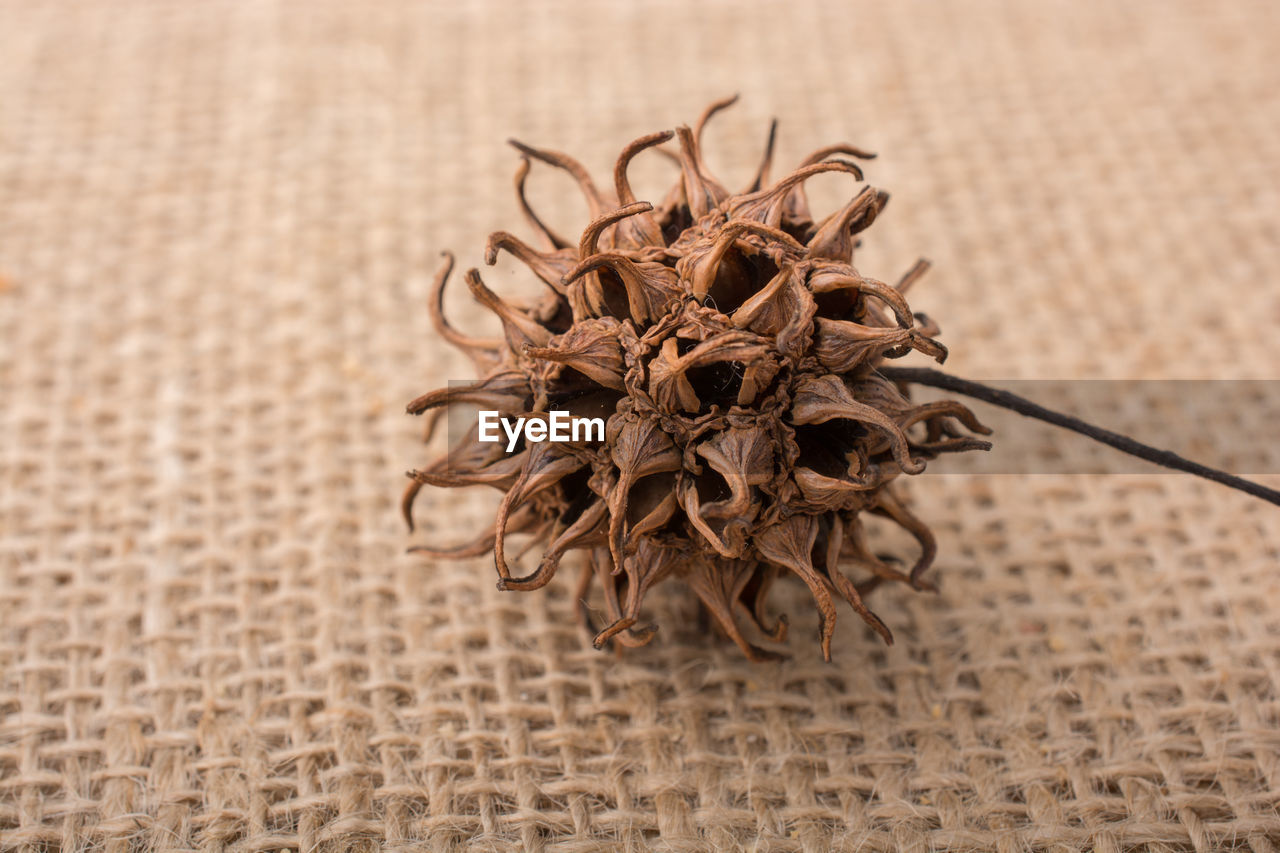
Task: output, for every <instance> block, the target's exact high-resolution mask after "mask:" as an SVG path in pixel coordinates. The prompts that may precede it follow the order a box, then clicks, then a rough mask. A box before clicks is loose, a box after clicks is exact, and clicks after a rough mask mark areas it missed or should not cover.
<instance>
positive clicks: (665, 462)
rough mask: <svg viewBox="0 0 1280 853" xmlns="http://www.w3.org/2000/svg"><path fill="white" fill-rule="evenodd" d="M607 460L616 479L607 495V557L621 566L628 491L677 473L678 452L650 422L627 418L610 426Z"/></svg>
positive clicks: (629, 498)
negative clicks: (648, 479) (653, 476)
mask: <svg viewBox="0 0 1280 853" xmlns="http://www.w3.org/2000/svg"><path fill="white" fill-rule="evenodd" d="M610 427H611V429H610V430H609V435H608V439H609V441H608V443H609V445H610V448H611V449H610V458H611V459H612V460H613V465H614V467H615V468H616V469H617V471H618V479H617V482H616V483H615V484H614V486H613V488H612V489H610V491H609V495H608V498H607V500H608V504H609V555H610V556H611V557H612V558H613V564H614V566H615V567H616V566H622V565H624V564H623V533H624V531H625V525H626V521H627V505H628V503H629V502H630V500H631V487H632V486H634V485H635V483H636V481H638V480H639V479H640V478H641V477H647V476H649V475H651V474H662V473H667V472H672V471H679V470H680V459H681V457H680V451H679V450H678V449H677V448H676V447H675V445H674V444H673V443H672V441H671V437H670V436H669V435H667V434H666V433H665V432H663V431H662V430H661V429H659V427H658V424H657V423H656V422H655V421H652V420H647V419H646V420H638V419H635V418H634V417H633V418H628V419H626V420H625V422H623V423H622V424H621V425H620V426H618V427H615V426H614V424H612V423H611V424H610Z"/></svg>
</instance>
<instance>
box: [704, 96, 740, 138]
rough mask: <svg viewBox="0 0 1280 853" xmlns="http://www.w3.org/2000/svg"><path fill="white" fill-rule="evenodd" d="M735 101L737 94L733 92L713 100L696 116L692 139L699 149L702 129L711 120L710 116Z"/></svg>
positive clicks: (736, 100) (736, 101)
mask: <svg viewBox="0 0 1280 853" xmlns="http://www.w3.org/2000/svg"><path fill="white" fill-rule="evenodd" d="M736 103H738V95H737V94H736V93H735V94H732V95H730V96H729V97H727V98H721V99H720V100H718V101H713V102H712V103H711V105H710V106H709V107H707V108H706V109H705V110H703V111H702V115H700V116H698V120H697V121H696V122H694V125H693V140H694V142H696V143H698V150H699V151H701V150H702V131H703V130H705V129H706V127H707V122H709V121H711V118H712V116H714V115H715V114H716V113H718V112H720V111H722V110H727V109H728V108H729V107H731V106H733V105H734V104H736Z"/></svg>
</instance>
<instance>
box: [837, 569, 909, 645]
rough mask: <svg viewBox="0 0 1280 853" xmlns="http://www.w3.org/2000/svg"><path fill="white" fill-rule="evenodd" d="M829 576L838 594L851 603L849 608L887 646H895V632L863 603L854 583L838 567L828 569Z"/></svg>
mask: <svg viewBox="0 0 1280 853" xmlns="http://www.w3.org/2000/svg"><path fill="white" fill-rule="evenodd" d="M827 575H828V576H829V577H830V578H831V583H832V585H834V586H835V588H836V592H838V593H840V596H841V597H842V598H844V600H845V601H847V602H849V606H850V607H852V608H853V609H854V611H855V612H856V613H857V614H858V615H859V616H861V617H862V621H863V622H866V623H867V624H868V625H870V626H871V628H872V630H874V631H875V632H876V633H877V634H879V635H880V637H881V638H882V639H883V640H884V641H885V644H886V645H890V646H892V645H893V632H892V631H890V630H889V626H888V625H886V624H884V622H883V621H882V620H881V619H880V617H879V616H877V615H876V614H874V613H872V612H871V610H870V609H869V608H868V607H867V605H866V604H864V603H863V602H862V596H861V595H859V594H858V588H857V587H856V586H854V585H853V581H851V580H849V578H848V577H846V576H845V574H844V572H842V571H840V569H839V568H837V567H836V566H831V567H829V568H828V569H827Z"/></svg>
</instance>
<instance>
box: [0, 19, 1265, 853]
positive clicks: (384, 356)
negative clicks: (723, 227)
mask: <svg viewBox="0 0 1280 853" xmlns="http://www.w3.org/2000/svg"><path fill="white" fill-rule="evenodd" d="M0 8H2V10H3V11H2V12H0V14H2V16H3V17H2V18H0V390H2V391H3V404H0V448H2V450H0V531H2V533H3V535H2V537H0V837H2V838H3V843H2V844H0V847H3V848H4V849H6V850H9V849H13V850H24V851H28V850H29V851H35V850H67V851H70V850H90V849H93V850H96V849H104V850H113V851H118V850H151V849H156V850H190V849H200V850H276V849H295V850H301V851H312V850H335V851H337V850H350V849H377V848H379V847H381V848H385V849H402V850H408V849H429V850H454V849H459V850H513V851H514V850H532V851H538V850H546V851H552V850H555V851H566V853H567V851H574V853H585V851H595V850H601V851H605V850H609V851H612V850H639V849H646V848H653V849H661V850H684V851H693V850H711V849H721V850H734V849H749V850H761V851H764V850H778V851H792V850H795V851H826V850H831V849H839V850H864V851H887V850H904V851H927V850H965V851H987V850H997V851H1006V853H1007V852H1008V851H1025V850H1036V851H1040V850H1046V851H1077V850H1098V851H1131V850H1150V851H1165V853H1168V851H1191V850H1194V851H1197V853H1205V851H1214V850H1236V849H1239V850H1251V851H1255V853H1262V851H1273V850H1276V849H1277V847H1278V846H1280V818H1278V817H1277V801H1278V799H1280V758H1278V755H1280V616H1277V614H1280V573H1278V572H1277V548H1280V520H1278V516H1277V513H1276V511H1275V509H1274V508H1273V507H1270V506H1266V505H1264V504H1261V503H1258V502H1254V501H1251V500H1250V499H1248V498H1245V497H1243V496H1240V495H1237V494H1235V493H1232V492H1228V491H1226V490H1224V489H1222V488H1219V487H1216V486H1211V485H1206V484H1201V483H1199V482H1191V481H1189V480H1188V479H1187V478H1184V477H1181V476H1174V475H1164V474H1158V473H1149V474H1135V475H1123V476H1120V475H1116V476H1068V475H1054V476H969V475H965V476H942V475H938V474H936V473H935V474H926V475H924V476H922V477H920V478H918V479H916V480H915V481H913V482H911V483H909V484H908V491H909V493H910V496H911V499H912V500H913V502H914V504H915V507H916V508H917V511H918V512H919V514H920V515H922V516H923V517H925V518H927V519H930V520H931V521H932V522H933V524H934V525H935V527H936V529H937V530H938V532H939V536H940V539H941V552H942V556H941V558H940V560H939V564H938V568H937V572H936V575H935V577H936V578H937V579H938V581H939V582H940V584H941V587H942V592H941V594H940V595H938V596H928V595H924V594H912V593H909V592H905V591H899V590H887V591H885V594H883V595H880V594H879V593H878V594H877V598H876V601H875V603H876V605H877V608H878V610H879V611H880V612H881V613H882V614H883V615H884V617H885V619H886V621H887V622H888V623H889V625H890V626H891V627H892V628H893V630H894V632H895V633H896V635H897V638H898V641H897V643H896V645H894V646H893V647H891V648H885V647H884V646H882V645H881V644H880V643H879V642H878V641H877V640H876V639H875V638H874V637H873V636H872V635H871V634H870V633H869V632H868V631H867V630H865V629H864V628H863V627H862V626H861V625H860V624H859V621H858V620H857V619H856V618H854V616H853V614H852V613H847V614H845V615H844V616H843V617H842V622H841V625H840V629H839V630H838V632H837V637H836V644H835V646H836V647H835V654H836V663H834V664H832V665H826V664H823V663H822V662H821V660H820V657H819V654H818V649H817V643H816V639H815V635H816V625H817V620H816V616H815V613H814V611H813V608H812V605H811V604H810V603H808V594H807V592H806V591H805V590H804V589H803V588H801V587H799V586H796V587H794V588H791V587H788V591H787V593H786V595H787V597H788V598H787V601H786V602H785V604H786V606H785V608H784V609H785V610H787V611H788V612H789V613H790V615H791V618H792V624H793V630H792V638H791V640H790V643H789V651H790V652H791V653H792V655H793V659H792V661H791V662H790V663H787V664H785V665H752V664H749V663H746V662H744V661H743V660H742V659H741V657H740V656H739V654H738V653H737V651H736V649H734V648H733V647H731V646H727V645H726V644H725V643H724V642H723V641H721V640H719V639H716V638H715V637H714V636H712V635H710V634H708V633H705V632H704V631H703V630H702V629H700V628H699V627H698V624H697V620H696V619H695V618H694V612H695V609H694V607H693V606H692V601H691V596H690V595H688V594H687V592H686V591H685V590H682V589H681V588H678V587H676V586H672V587H671V588H669V589H663V590H660V591H659V592H658V593H657V594H656V595H655V596H654V597H653V599H652V615H653V616H654V617H655V618H656V619H657V620H658V621H660V622H661V624H662V630H661V631H660V632H659V635H658V637H657V639H656V640H655V642H654V643H653V645H652V646H650V647H648V648H645V649H642V650H639V651H636V652H631V653H628V654H626V655H624V656H621V657H617V656H614V655H613V654H609V653H599V652H595V651H593V650H592V649H591V648H590V646H589V644H588V643H586V642H585V640H584V639H583V637H582V636H581V635H580V634H579V633H578V631H577V630H576V629H575V627H574V626H573V618H572V602H571V601H570V598H571V588H570V580H571V579H570V578H567V577H566V578H561V579H558V580H557V581H556V583H554V584H553V585H552V586H551V588H550V589H548V590H544V591H542V592H541V593H532V594H517V593H505V594H504V593H499V592H497V591H496V590H495V588H494V583H493V575H492V567H491V565H490V564H489V562H488V561H485V560H476V561H470V562H466V563H461V564H457V565H448V564H436V563H432V562H429V561H424V560H422V559H417V558H414V557H412V556H407V555H406V554H405V553H404V552H405V548H406V546H407V545H409V544H410V543H411V541H412V540H411V538H410V537H409V536H408V535H407V533H406V531H405V530H404V528H403V525H402V523H401V522H400V520H399V518H398V515H397V501H398V496H399V492H400V490H401V487H402V483H403V479H402V472H403V470H404V469H406V468H408V467H413V466H415V465H419V464H421V463H422V462H423V461H425V460H426V459H427V458H428V452H427V449H426V448H423V447H422V446H421V445H420V444H418V443H417V434H418V430H419V428H420V424H418V423H417V422H415V421H413V420H412V419H410V418H408V417H406V416H405V415H404V414H403V406H404V404H405V402H407V401H408V400H409V399H411V398H412V397H414V396H416V395H417V394H419V393H421V392H423V391H426V390H428V389H429V388H432V387H435V386H438V385H440V384H442V383H443V381H445V380H447V379H464V378H467V377H468V375H469V373H468V366H467V364H466V363H465V362H464V360H462V359H461V358H459V357H458V356H456V355H455V354H454V353H452V352H451V351H449V350H448V349H447V348H446V347H444V346H443V345H441V343H440V342H439V341H437V340H436V339H435V338H434V337H433V335H432V333H431V332H430V330H429V322H428V318H427V315H426V310H425V303H424V300H425V293H426V290H427V285H428V283H429V280H430V276H431V273H432V272H433V271H434V269H435V266H436V263H437V260H438V253H439V252H440V251H441V250H442V249H445V248H453V249H456V250H458V251H459V252H460V253H461V258H460V260H461V261H462V262H463V263H464V264H468V265H472V264H478V263H480V260H481V258H480V254H481V248H482V246H483V239H484V236H485V235H486V234H487V233H488V232H489V231H490V230H494V229H497V228H515V229H519V228H520V220H519V217H518V211H517V208H516V205H515V203H514V200H513V198H512V194H511V189H510V188H511V176H512V173H513V170H514V167H515V162H516V160H515V157H514V156H513V152H512V151H511V150H510V149H509V148H507V147H506V146H505V145H504V144H503V140H504V139H505V138H506V137H508V136H518V137H520V138H522V139H524V140H527V141H529V142H531V143H535V144H542V145H547V146H550V147H555V148H560V149H563V150H569V151H573V152H576V153H579V154H581V156H582V157H583V159H584V160H585V161H586V162H587V163H588V164H589V165H590V166H591V167H592V168H593V169H596V170H598V171H601V172H602V173H603V174H607V172H605V171H604V170H606V169H608V168H609V167H610V166H611V163H612V158H613V156H614V154H615V153H616V151H617V149H618V148H619V147H620V146H621V145H622V144H623V143H625V142H626V141H629V140H630V139H632V138H633V137H635V136H638V135H640V134H642V133H647V132H649V131H652V130H655V129H660V128H664V127H670V126H673V125H675V124H677V123H680V122H684V121H691V120H692V119H693V118H694V117H696V115H697V113H698V112H699V110H700V109H701V108H702V107H703V106H704V105H705V104H706V103H707V102H708V101H710V100H711V99H713V98H715V97H719V96H723V95H724V94H726V93H729V92H734V91H739V92H741V93H742V94H743V100H742V102H741V104H740V105H739V106H738V107H736V108H735V111H733V112H730V113H729V114H726V115H725V116H724V117H723V119H722V120H720V123H719V124H718V125H716V126H713V128H712V129H711V131H710V132H709V139H708V144H709V146H710V149H711V151H710V157H709V159H710V161H711V162H712V164H713V168H715V169H716V170H717V171H718V172H719V173H720V174H721V175H722V176H724V177H726V178H727V179H728V180H729V182H730V183H732V184H739V183H742V182H745V179H746V177H747V176H748V175H749V174H750V173H751V172H752V171H753V169H754V162H755V158H756V157H757V156H758V152H759V149H760V146H761V145H762V143H763V139H764V133H765V128H766V125H767V119H768V117H769V116H771V115H777V116H778V117H779V118H780V119H781V121H782V136H781V139H780V147H779V163H780V164H783V165H786V164H791V163H794V162H796V160H797V159H798V158H799V157H800V156H802V155H803V154H805V153H807V152H808V151H809V150H810V149H813V148H816V147H818V146H819V145H823V144H827V143H829V142H834V141H838V140H849V141H853V142H857V143H859V144H862V145H865V146H867V147H870V148H873V149H876V150H878V151H880V152H881V155H882V156H881V159H880V160H877V161H875V162H874V163H873V164H871V167H870V177H871V179H872V181H873V182H874V183H875V184H876V185H878V186H883V187H885V188H887V189H889V190H890V191H891V192H892V193H893V196H894V200H893V203H892V204H891V206H890V208H889V209H888V211H887V212H886V215H885V216H884V217H883V218H882V219H881V221H880V222H878V223H877V224H876V226H875V227H874V229H873V230H872V231H871V232H870V233H869V235H868V237H869V239H868V245H867V247H866V250H865V252H864V253H863V255H862V256H861V261H860V263H859V266H860V268H861V269H863V270H864V271H865V272H868V273H870V274H873V275H877V276H878V277H881V278H886V279H892V278H894V277H895V276H896V275H897V274H898V273H899V272H901V271H902V270H905V269H906V267H907V266H908V265H909V264H910V263H911V262H912V261H913V260H914V259H915V258H916V257H917V256H918V255H926V256H928V257H930V258H931V259H932V260H933V261H934V262H935V263H936V268H935V271H934V272H933V273H932V274H931V275H930V276H929V278H928V279H927V280H926V282H925V283H923V284H921V285H920V286H919V288H918V290H916V291H913V293H912V301H913V305H914V306H915V307H917V308H918V309H919V310H924V311H926V312H928V313H929V314H930V315H931V316H932V317H934V318H936V319H937V320H938V321H939V323H940V325H941V326H942V328H943V330H944V336H943V340H944V341H945V342H946V343H948V344H949V345H950V346H951V349H952V354H953V357H952V359H951V361H950V362H949V365H948V366H949V368H950V369H952V370H953V371H954V372H956V373H960V374H963V375H969V376H971V377H975V378H990V379H1011V378H1030V377H1056V378H1075V377H1138V378H1151V377H1174V378H1222V377H1243V378H1276V376H1277V372H1278V369H1277V367H1276V359H1277V358H1280V336H1277V335H1275V334H1274V328H1275V326H1276V323H1277V320H1280V288H1278V286H1277V282H1280V238H1278V237H1277V230H1276V228H1277V226H1276V221H1277V220H1276V216H1277V212H1278V211H1280V196H1278V189H1277V188H1280V99H1278V98H1277V93H1278V92H1280V63H1277V61H1276V52H1277V48H1278V47H1280V18H1278V17H1277V11H1276V7H1275V6H1274V4H1270V3H1267V2H1258V3H1244V4H1218V3H1212V2H1204V3H1168V2H1160V3H1155V2H1152V3H1125V4H1107V3H1083V4H1082V3H1077V2H1062V3H1033V4H1016V3H1009V4H1007V5H1006V4H999V3H990V2H978V3H955V4H935V3H923V2H922V3H914V2H912V3H907V2H895V3H870V2H868V3H858V4H848V3H830V4H783V3H768V4H765V3H760V4H753V3H741V2H704V3H702V4H699V5H698V6H696V7H691V6H686V5H685V4H678V3H670V4H665V3H664V4H657V3H634V4H605V3H599V4H582V3H572V2H565V3H538V4H529V5H524V4H521V5H516V4H505V3H497V2H495V3H491V4H483V3H475V4H463V5H456V4H453V3H432V4H421V3H408V2H406V3H391V2H348V3H340V2H301V0H299V2H266V0H263V2H255V3H231V2H145V0H113V2H110V3H89V2H57V3H30V2H26V0H21V2H5V3H4V5H3V6H2V7H0ZM643 159H644V158H642V160H643ZM651 160H652V162H651V163H650V164H649V165H648V166H643V167H640V166H639V164H640V162H641V161H637V164H638V167H640V168H641V170H642V172H643V169H652V170H653V172H652V174H653V175H658V174H659V170H662V169H664V168H665V166H664V164H663V163H662V162H661V159H660V158H656V157H654V158H651ZM654 180H656V178H654ZM650 185H651V186H658V184H656V183H653V182H651V183H650ZM848 190H849V185H848V181H847V178H845V179H842V180H836V179H832V181H831V182H829V183H827V184H823V183H822V182H821V181H816V182H815V193H814V195H815V197H816V199H817V200H818V203H819V204H823V203H834V200H835V199H836V198H837V197H838V196H839V195H843V194H845V193H847V192H848ZM531 192H532V194H533V195H534V197H535V198H537V199H539V200H541V202H542V203H543V205H544V207H545V208H546V209H548V210H549V212H550V213H549V215H550V216H551V218H552V219H553V220H555V221H557V222H560V223H563V224H564V226H565V229H566V230H568V228H569V227H570V226H573V225H577V226H580V225H581V224H582V221H583V216H584V215H585V207H584V206H583V205H581V203H580V202H579V201H578V200H577V197H576V194H575V192H574V190H573V188H572V186H571V185H570V183H569V182H568V181H567V180H565V179H564V178H563V177H561V176H557V175H555V174H554V173H551V172H550V171H548V170H540V171H537V172H535V174H534V176H533V178H532V179H531ZM824 200H825V201H824ZM514 269H515V268H514V267H500V268H499V271H498V272H497V273H494V274H492V275H491V280H494V281H496V282H498V283H499V284H500V285H501V286H502V287H503V288H504V289H506V290H507V292H512V291H514V290H516V289H519V288H520V287H524V286H528V287H535V285H534V284H533V283H532V279H531V278H530V277H527V276H525V277H523V278H520V277H517V276H516V274H515V272H514ZM522 282H524V284H522ZM453 296H454V297H457V299H456V301H455V300H454V299H453V298H451V299H450V307H451V309H452V310H453V312H454V314H455V318H456V320H457V322H458V323H459V324H461V325H467V324H474V323H477V322H479V319H480V312H478V311H475V310H473V309H472V308H471V307H469V306H468V305H467V304H466V300H465V299H463V298H462V294H460V293H459V294H454V295H453ZM997 438H998V437H997ZM1269 464H1271V465H1274V464H1275V461H1274V460H1272V462H1271V463H1269ZM934 469H935V470H937V469H943V470H945V463H938V464H936V465H935V466H934ZM1271 470H1273V471H1274V470H1280V469H1277V468H1275V467H1271ZM1271 482H1272V483H1275V482H1276V478H1274V477H1273V478H1271ZM491 510H492V502H491V501H490V500H489V499H488V498H487V497H485V496H478V497H474V498H473V497H471V496H467V495H461V494H459V493H436V492H433V491H430V490H429V491H428V492H426V493H425V494H424V499H423V503H422V504H421V513H420V519H421V522H422V526H423V528H425V529H424V530H421V531H420V532H419V534H418V535H419V536H421V537H424V538H432V537H438V538H439V539H440V540H442V541H443V540H445V539H456V538H459V537H461V536H463V535H465V534H467V533H468V532H470V531H473V530H475V529H476V528H477V527H478V526H479V525H481V524H483V523H485V521H486V519H488V518H490V516H489V513H490V512H491ZM899 546H901V547H906V543H901V542H898V541H897V540H893V539H888V538H886V540H885V542H884V547H885V548H886V549H892V548H895V547H899Z"/></svg>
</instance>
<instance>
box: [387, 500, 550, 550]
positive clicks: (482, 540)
mask: <svg viewBox="0 0 1280 853" xmlns="http://www.w3.org/2000/svg"><path fill="white" fill-rule="evenodd" d="M411 485H412V484H411ZM533 520H534V517H533V514H532V513H531V512H530V511H529V509H528V508H527V507H524V508H522V509H521V510H520V511H519V512H517V513H516V514H515V515H514V516H512V518H511V524H512V525H515V526H518V527H519V528H520V529H524V528H525V527H527V526H529V524H530V523H531V522H532V521H533ZM493 540H494V534H493V529H492V527H491V528H490V529H489V530H487V531H485V532H484V533H481V534H480V535H479V536H477V537H476V538H474V539H472V540H469V541H467V542H461V543H459V544H457V545H446V546H444V547H442V548H441V547H435V546H432V545H414V546H412V547H410V548H409V549H408V551H409V553H411V554H425V555H426V556H428V557H434V558H436V559H441V560H461V559H465V558H468V557H479V556H480V555H481V554H486V553H489V552H490V551H492V550H493Z"/></svg>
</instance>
